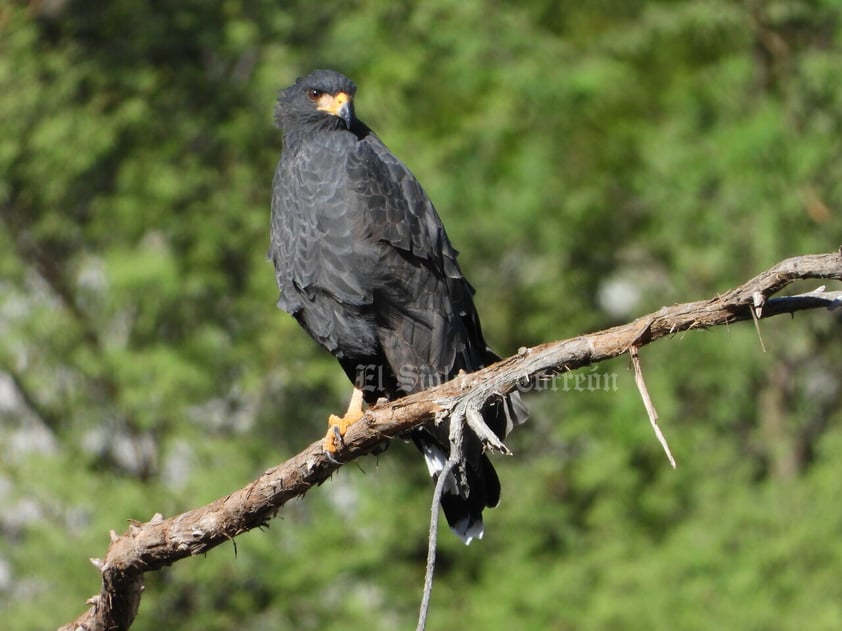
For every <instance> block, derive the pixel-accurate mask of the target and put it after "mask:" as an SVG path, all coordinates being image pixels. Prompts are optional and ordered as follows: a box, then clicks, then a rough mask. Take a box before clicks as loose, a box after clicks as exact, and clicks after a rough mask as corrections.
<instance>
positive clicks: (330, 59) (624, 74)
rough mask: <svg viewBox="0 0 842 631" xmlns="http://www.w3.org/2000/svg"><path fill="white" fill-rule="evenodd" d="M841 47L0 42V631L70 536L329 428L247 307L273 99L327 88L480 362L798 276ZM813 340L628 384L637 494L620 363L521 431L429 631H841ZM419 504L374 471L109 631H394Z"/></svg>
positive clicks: (633, 14) (284, 347)
mask: <svg viewBox="0 0 842 631" xmlns="http://www.w3.org/2000/svg"><path fill="white" fill-rule="evenodd" d="M841 22H842V6H840V5H839V3H838V2H836V1H834V0H780V1H768V2H763V1H760V0H744V1H732V0H728V1H724V0H722V1H716V0H707V1H692V0H675V1H670V2H666V1H659V2H656V1H648V2H647V1H628V0H601V1H599V2H572V1H558V0H553V1H549V0H526V1H519V2H504V1H493V0H461V1H460V2H458V3H456V2H452V1H451V0H430V1H427V2H423V3H400V2H394V3H393V2H380V1H373V0H359V1H356V2H338V1H334V0H324V1H321V2H309V1H305V0H299V1H287V2H281V3H279V2H274V1H269V0H251V1H245V2H238V1H236V0H231V1H225V2H206V1H198V0H186V1H184V2H179V3H164V2H158V1H151V2H145V3H139V2H133V1H129V0H114V1H112V2H107V3H88V2H74V1H72V0H41V1H35V0H33V1H30V2H9V3H5V4H4V5H2V7H0V120H1V121H2V133H0V505H2V510H0V611H3V612H4V613H3V619H4V620H6V621H7V623H10V624H11V625H12V627H11V628H13V629H26V630H29V629H44V628H54V627H56V626H58V625H60V624H63V623H66V622H69V621H70V620H72V619H73V618H74V617H75V616H76V615H77V614H79V613H80V612H81V611H82V610H83V609H84V605H83V603H84V600H85V599H86V598H87V597H89V596H90V595H92V594H93V593H95V592H96V591H97V590H98V584H99V583H98V575H97V572H96V570H95V569H94V568H93V566H91V565H90V564H89V563H88V561H87V559H88V558H89V557H96V556H101V555H103V554H104V552H105V550H106V547H107V545H108V531H109V529H112V528H113V529H115V530H117V531H120V532H122V531H124V530H125V529H126V527H127V523H128V520H130V519H136V520H143V521H145V520H148V519H149V518H151V517H152V515H153V514H154V513H155V512H161V513H163V514H164V515H165V516H170V515H173V514H176V513H179V512H181V511H184V510H187V509H189V508H193V507H195V506H198V505H201V504H203V503H206V502H208V501H211V500H213V499H215V498H217V497H219V496H222V495H225V494H226V493H227V492H229V491H231V490H233V489H236V488H239V487H240V486H243V485H245V484H246V483H248V482H249V481H251V480H252V479H253V478H254V477H255V476H256V475H258V474H259V473H260V472H262V471H263V470H264V469H266V468H269V467H270V466H273V465H275V464H277V463H279V462H281V461H283V460H284V459H286V458H287V457H289V456H291V455H292V454H294V453H296V452H297V451H299V450H301V449H302V448H303V447H304V446H306V445H308V444H309V443H310V442H312V441H314V440H317V439H318V438H320V437H321V436H322V435H323V433H324V431H325V427H326V419H327V416H328V414H329V413H330V412H336V411H339V410H342V409H344V406H345V404H346V402H347V397H348V395H349V393H350V389H349V384H348V382H347V381H346V379H345V377H344V375H343V374H342V372H341V370H340V368H339V365H338V364H337V363H336V362H335V361H334V360H333V358H332V357H330V356H329V355H327V353H325V352H324V351H322V350H321V349H319V348H318V347H317V346H316V344H315V343H314V342H312V341H311V340H310V338H309V337H307V336H306V334H305V333H304V332H303V331H301V330H300V329H299V327H298V325H297V324H296V323H295V322H294V321H293V320H292V318H290V317H289V316H287V315H286V314H284V313H282V312H281V311H279V310H277V309H276V307H275V304H274V303H275V299H276V293H277V292H276V287H275V284H274V275H273V270H272V267H271V265H270V264H269V263H268V262H267V261H266V250H267V247H268V221H269V204H270V202H269V200H270V194H271V183H272V174H273V170H274V167H275V162H276V160H277V158H278V155H279V153H280V150H281V146H282V138H281V135H280V133H279V132H278V131H277V130H276V129H275V128H274V127H273V105H274V101H275V98H276V95H277V91H278V90H279V89H280V88H282V87H285V86H287V85H289V84H291V83H292V82H293V81H294V80H295V78H296V77H297V76H299V75H301V74H304V73H306V72H308V71H309V70H311V69H313V68H317V67H330V68H335V69H337V70H340V71H342V72H344V73H345V74H347V75H349V76H350V77H351V78H353V79H354V80H355V81H356V82H357V84H358V86H359V90H358V95H357V97H358V98H357V113H358V115H359V116H360V118H362V119H363V120H364V121H365V122H367V123H368V124H369V125H370V126H371V127H372V128H373V129H374V130H376V131H377V133H378V134H379V135H380V136H381V138H383V140H384V141H385V142H386V143H387V144H388V145H389V146H390V148H391V149H392V150H393V151H394V152H395V153H396V154H397V155H398V156H400V157H401V158H402V159H403V160H404V161H405V162H406V163H407V165H408V166H409V167H410V168H411V169H412V170H413V171H414V172H415V174H416V175H417V176H418V178H419V180H420V181H421V182H422V183H423V185H424V186H425V188H426V190H427V192H428V194H429V195H430V197H431V198H432V199H433V201H434V203H435V204H436V206H437V208H438V210H439V213H440V214H441V216H442V218H443V220H444V223H445V225H446V226H447V228H448V232H449V234H450V236H451V239H452V240H453V242H454V244H455V245H456V247H457V248H459V250H460V251H461V258H460V260H461V263H462V268H463V270H464V271H465V274H466V275H467V276H468V278H469V279H470V280H471V282H472V283H473V284H474V285H475V286H476V289H477V303H478V307H479V310H480V313H481V315H482V318H483V324H484V327H485V330H486V337H487V338H488V339H489V340H490V342H491V343H492V345H493V346H494V347H495V348H496V350H497V351H498V352H499V353H501V354H504V355H506V354H510V353H513V352H515V351H516V350H517V348H518V347H519V346H528V345H533V344H537V343H540V342H543V341H550V340H554V339H561V338H565V337H569V336H573V335H577V334H579V333H583V332H587V331H593V330H598V329H600V328H604V327H607V326H610V325H613V324H617V323H621V322H625V321H628V320H631V319H633V318H635V317H636V316H638V315H642V314H644V313H646V312H649V311H652V310H655V309H658V308H659V307H661V306H662V305H666V304H672V303H675V302H685V301H690V300H698V299H703V298H707V297H710V296H714V295H716V293H717V292H721V291H724V290H727V289H729V288H731V287H733V286H735V285H737V284H739V283H741V282H743V281H745V280H747V279H748V278H750V277H751V276H753V275H754V274H756V273H758V272H760V271H762V270H763V269H765V268H767V267H769V266H771V265H772V264H774V263H776V262H777V261H779V260H781V259H783V258H786V257H790V256H795V255H799V254H809V253H819V252H829V251H834V250H836V249H837V248H838V246H839V245H840V244H842V222H841V221H840V212H842V81H840V76H842V75H840V72H842V28H840V26H841V25H840V23H841ZM819 284H820V283H819V282H816V283H809V284H803V285H800V286H797V287H793V288H792V291H793V292H797V291H807V290H811V289H814V288H815V287H816V286H818V285H819ZM831 288H832V289H835V288H837V287H831ZM839 318H840V316H839V315H838V314H835V313H828V312H810V313H802V314H799V315H798V316H797V317H795V318H794V319H790V318H785V317H780V318H777V319H773V320H769V321H764V322H762V323H761V326H760V329H761V331H762V336H763V340H764V342H765V346H766V348H767V349H768V350H767V352H765V353H764V352H762V350H761V348H760V343H759V341H758V336H757V333H756V332H755V330H754V327H753V326H752V325H751V323H743V324H739V325H733V326H730V327H720V328H716V329H713V330H710V331H707V332H690V333H685V334H680V335H676V336H675V337H673V338H671V339H668V340H663V341H661V342H659V343H657V344H655V345H652V346H648V347H645V348H644V349H642V352H641V357H642V362H643V366H644V369H645V371H646V376H647V382H648V385H649V388H650V391H651V394H652V397H653V399H654V402H655V405H656V407H657V409H658V411H659V413H660V416H661V424H662V428H663V430H664V432H665V433H666V435H667V437H668V439H669V441H670V445H671V447H672V450H673V452H674V453H675V455H676V457H677V459H678V469H677V470H676V471H673V470H671V469H670V467H669V465H668V464H667V461H666V458H665V457H664V455H663V453H662V451H661V448H660V447H659V445H658V444H657V442H656V441H655V439H654V437H653V435H652V432H651V429H650V427H649V424H648V421H647V418H646V415H645V412H644V409H643V406H642V404H641V401H640V398H639V396H638V394H637V391H636V388H635V386H634V381H633V377H632V374H631V373H630V371H629V366H628V361H627V359H626V358H620V359H618V360H615V361H612V362H606V363H603V364H600V365H598V366H597V367H595V368H593V369H588V370H585V371H584V372H583V373H582V374H583V375H585V376H591V377H592V378H593V381H591V382H589V383H590V386H589V385H588V383H585V384H584V385H582V387H581V388H578V389H577V388H576V387H575V386H576V382H575V381H573V380H568V381H566V382H565V381H563V380H557V381H556V382H555V383H554V384H553V383H551V384H547V387H546V389H545V391H543V392H539V393H532V394H530V395H529V396H528V398H527V403H528V404H529V406H530V408H531V411H532V416H531V419H530V422H529V423H528V424H527V425H525V426H524V427H522V428H521V429H520V430H519V431H518V432H516V433H515V434H514V435H513V436H512V437H511V439H510V443H509V444H510V446H511V447H512V448H513V449H514V451H515V454H516V455H515V457H513V458H507V459H503V458H499V457H497V458H495V463H496V464H497V467H498V470H499V472H500V477H501V479H502V482H503V487H504V490H503V494H504V495H503V501H502V504H501V505H500V507H498V508H497V509H495V510H492V511H488V512H487V513H486V516H487V518H486V536H485V539H484V540H483V541H481V542H475V543H474V544H472V545H471V546H470V547H464V546H463V545H462V544H461V543H460V542H459V541H458V540H457V539H456V537H454V536H452V535H451V534H450V533H449V532H446V531H443V532H442V534H441V540H440V544H441V545H440V554H439V564H438V567H437V574H436V583H435V587H434V590H433V601H432V612H431V618H430V623H429V628H430V629H486V630H492V629H515V628H518V629H558V630H567V629H648V630H651V629H803V628H810V629H837V628H840V627H842V580H840V575H842V503H840V501H839V498H840V497H842V475H840V472H842V412H840V398H842V391H840V377H842V356H841V355H840V353H839V350H838V346H837V344H838V336H839V330H840V319H839ZM553 386H555V387H553ZM431 493H432V486H431V484H430V482H429V480H428V478H427V474H426V470H425V467H424V465H423V464H422V462H421V459H420V458H419V457H418V454H417V453H416V452H415V448H414V447H413V446H411V445H405V444H402V443H395V444H394V445H393V446H392V448H391V449H389V450H388V451H387V452H386V453H385V454H382V455H381V456H379V457H377V458H374V457H367V458H365V459H363V460H360V461H359V462H358V463H356V464H352V465H350V466H346V467H344V468H343V469H342V470H341V471H340V472H339V473H338V474H337V475H335V476H334V478H333V479H332V480H331V481H330V482H329V483H328V484H325V485H324V486H323V487H321V488H319V489H316V490H313V491H312V492H311V493H309V494H308V495H307V497H306V498H304V499H303V500H301V501H295V502H292V503H291V504H290V505H288V506H287V507H285V508H284V509H283V510H282V511H281V513H280V515H279V518H278V519H276V520H275V521H273V522H272V524H271V527H270V528H269V529H268V530H266V531H262V532H253V533H249V534H247V535H245V536H242V537H240V538H238V540H237V547H236V550H235V549H234V547H233V545H226V546H221V547H220V548H217V549H215V550H214V551H213V552H211V553H210V554H208V555H206V556H204V557H200V558H195V559H188V560H184V561H181V562H179V563H178V564H177V565H176V566H174V567H172V568H168V569H165V570H164V571H161V572H158V573H153V574H150V575H148V576H147V578H146V592H145V595H144V597H143V601H142V603H141V609H140V614H139V616H138V618H137V621H136V622H135V624H134V626H133V629H137V630H139V631H143V630H152V629H160V628H167V629H182V630H200V629H201V630H217V629H218V630H224V629H233V628H237V629H252V630H262V629H279V628H288V629H303V630H310V629H313V630H315V629H319V630H328V631H329V630H334V629H343V630H344V629H366V630H373V631H376V630H381V629H382V630H390V629H397V628H404V629H407V628H414V624H415V619H416V612H417V607H418V604H419V602H420V596H421V588H422V582H423V572H424V556H425V552H426V540H427V539H426V538H427V527H428V510H429V499H430V496H431ZM4 624H5V623H4Z"/></svg>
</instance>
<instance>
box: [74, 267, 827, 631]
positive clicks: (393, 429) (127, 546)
mask: <svg viewBox="0 0 842 631" xmlns="http://www.w3.org/2000/svg"><path fill="white" fill-rule="evenodd" d="M811 278H830V279H835V280H842V252H836V253H830V254H817V255H807V256H800V257H795V258H791V259H787V260H785V261H782V262H781V263H779V264H777V265H775V266H774V267H772V268H771V269H769V270H767V271H765V272H763V273H761V274H759V275H758V276H756V277H755V278H753V279H751V280H750V281H748V282H747V283H745V284H743V285H741V286H739V287H737V288H735V289H732V290H730V291H727V292H725V293H724V294H721V295H718V296H716V297H714V298H711V299H709V300H702V301H698V302H691V303H685V304H678V305H673V306H671V307H663V308H661V309H660V310H658V311H656V312H654V313H651V314H649V315H645V316H643V317H640V318H638V319H637V320H635V321H633V322H631V323H628V324H624V325H621V326H616V327H613V328H610V329H606V330H604V331H598V332H596V333H590V334H587V335H581V336H579V337H575V338H571V339H567V340H562V341H558V342H550V343H547V344H542V345H540V346H536V347H534V348H528V349H527V348H524V349H521V350H520V352H518V354H516V355H514V356H512V357H509V358H507V359H504V360H502V361H500V362H498V363H496V364H494V365H492V366H489V367H487V368H485V369H483V370H480V371H477V372H475V373H470V374H466V375H460V376H459V377H457V378H455V379H453V380H452V381H449V382H447V383H445V384H442V385H440V386H438V387H435V388H431V389H429V390H425V391H424V392H419V393H417V394H413V395H410V396H407V397H404V398H402V399H399V400H397V401H395V402H393V403H389V404H385V405H377V406H375V407H374V408H371V409H369V410H368V411H367V412H366V414H365V416H364V417H363V419H362V421H360V422H359V423H357V424H355V425H353V426H352V427H351V428H350V429H349V430H348V433H347V434H346V435H345V440H344V445H343V446H342V448H341V449H340V451H339V453H338V456H339V457H340V458H341V460H342V462H336V461H334V460H332V459H331V458H329V457H328V456H327V455H326V454H325V453H324V452H323V450H322V441H321V440H319V441H317V442H314V443H313V444H311V445H310V446H309V447H307V448H306V449H304V451H302V452H301V453H299V454H298V455H296V456H294V457H293V458H291V459H289V460H288V461H286V462H284V463H283V464H280V465H278V466H276V467H273V468H271V469H269V470H267V471H266V472H265V473H263V475H261V476H260V477H259V478H258V479H256V480H255V481H253V482H252V483H251V484H249V485H248V486H246V487H244V488H242V489H240V490H238V491H235V492H233V493H231V494H229V495H226V496H225V497H221V498H219V499H217V500H216V501H214V502H211V503H210V504H208V505H206V506H202V507H200V508H196V509H193V510H190V511H187V512H185V513H182V514H181V515H176V516H174V517H171V518H169V519H163V518H162V517H161V516H160V515H156V516H155V517H153V518H152V520H150V521H149V522H146V523H136V524H133V525H132V526H131V527H130V528H129V530H128V532H126V533H124V534H123V535H120V536H117V535H116V533H114V532H112V541H111V545H110V546H109V548H108V552H107V554H106V556H105V559H104V560H102V561H100V560H97V559H94V560H92V561H93V563H94V565H96V566H97V567H98V568H99V569H100V572H101V575H102V585H101V589H100V593H99V594H98V595H97V596H95V597H93V598H91V599H90V600H89V601H88V604H90V605H92V606H91V608H90V609H89V610H88V611H86V612H85V613H83V614H82V615H81V616H79V617H78V618H77V619H76V620H75V621H73V622H72V623H70V624H68V625H65V626H64V627H62V628H61V630H62V631H65V630H66V631H71V630H84V631H105V630H108V631H111V630H119V629H128V628H129V626H130V625H131V623H132V621H133V620H134V617H135V615H136V614H137V610H138V606H139V604H140V594H141V590H142V588H143V574H144V573H145V572H149V571H153V570H157V569H159V568H161V567H164V566H167V565H170V564H172V563H174V562H175V561H178V560H179V559H183V558H185V557H188V556H193V555H197V554H203V553H205V552H207V551H208V550H210V549H211V548H214V547H216V546H217V545H219V544H220V543H223V542H225V541H229V540H231V539H233V538H234V537H236V536H237V535H239V534H242V533H244V532H246V531H248V530H251V529H252V528H256V527H259V526H262V525H264V524H266V523H267V522H268V520H270V519H271V518H272V517H274V516H275V514H276V513H277V512H278V509H279V508H280V507H281V506H283V505H284V504H285V503H286V502H287V501H289V500H290V499H292V498H294V497H298V496H300V495H303V494H304V493H306V492H307V491H308V490H309V489H311V488H313V487H314V486H316V485H318V484H321V483H322V482H324V481H325V480H326V479H327V478H328V477H330V475H331V474H332V473H333V472H334V471H336V470H337V469H338V468H339V467H340V466H342V464H345V463H347V462H350V461H351V460H354V459H355V458H358V457H359V456H361V455H364V454H366V453H369V452H370V451H372V450H373V449H374V448H376V447H377V446H378V445H379V444H380V443H381V442H382V441H383V440H384V439H387V438H393V437H395V436H397V435H399V434H403V433H404V432H406V431H408V430H410V429H412V428H413V427H416V426H418V425H421V424H423V423H429V422H434V421H436V420H437V419H442V418H445V417H447V416H448V415H451V414H452V416H453V418H454V419H458V420H462V421H464V422H466V423H468V424H469V425H470V426H472V427H473V422H472V420H473V416H475V415H474V414H473V412H474V411H476V410H478V409H481V408H482V407H483V406H484V404H485V403H486V402H487V401H489V400H490V399H493V398H494V397H499V396H501V395H504V394H506V393H509V392H512V391H513V390H515V389H517V388H518V387H519V386H521V387H523V386H526V385H528V384H529V383H534V382H535V381H536V380H538V379H541V378H544V377H548V376H551V375H554V374H558V373H561V372H565V371H570V370H575V369H577V368H581V367H583V366H587V365H590V364H593V363H596V362H600V361H603V360H606V359H610V358H613V357H617V356H619V355H622V354H624V353H626V352H629V351H630V349H632V348H639V347H641V346H645V345H646V344H649V343H651V342H654V341H655V340H658V339H660V338H662V337H664V336H667V335H671V334H673V333H676V332H679V331H686V330H690V329H705V328H708V327H712V326H718V325H722V324H729V323H732V322H738V321H740V320H750V319H752V318H753V317H756V318H758V319H763V318H768V317H771V316H774V315H779V314H781V313H793V312H795V311H800V310H804V309H816V308H820V307H826V308H829V309H833V308H835V307H838V306H840V305H842V292H825V291H824V288H823V287H822V288H820V289H819V290H816V291H813V292H810V293H808V294H802V295H799V296H789V297H782V298H771V296H772V295H774V294H775V293H777V292H779V291H780V290H781V289H783V288H784V287H785V286H787V285H788V284H790V283H792V282H793V281H796V280H803V279H811ZM486 446H487V447H490V448H495V449H498V450H501V451H503V450H505V446H502V445H501V444H496V443H495V441H493V440H491V439H488V441H487V445H486Z"/></svg>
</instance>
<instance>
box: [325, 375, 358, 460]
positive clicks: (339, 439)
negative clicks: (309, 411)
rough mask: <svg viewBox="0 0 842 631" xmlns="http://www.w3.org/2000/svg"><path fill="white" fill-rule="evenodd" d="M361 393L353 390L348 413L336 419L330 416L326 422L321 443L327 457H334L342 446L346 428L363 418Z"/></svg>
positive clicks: (334, 416)
mask: <svg viewBox="0 0 842 631" xmlns="http://www.w3.org/2000/svg"><path fill="white" fill-rule="evenodd" d="M362 395H363V393H362V391H361V390H358V389H356V388H355V389H354V394H353V395H352V396H351V402H350V404H349V405H348V411H347V412H345V416H343V417H341V418H340V417H338V416H336V414H331V415H330V418H329V419H328V421H327V424H328V430H327V434H326V435H325V438H324V441H323V442H322V448H323V449H324V450H325V452H327V454H328V455H331V456H332V455H334V454H335V453H336V452H337V451H339V448H340V447H341V446H342V445H343V444H344V442H345V441H344V440H343V437H344V436H345V432H347V431H348V428H349V427H351V425H353V424H354V423H356V422H357V421H359V420H360V419H361V418H362V417H363V396H362Z"/></svg>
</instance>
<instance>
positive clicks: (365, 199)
mask: <svg viewBox="0 0 842 631" xmlns="http://www.w3.org/2000/svg"><path fill="white" fill-rule="evenodd" d="M347 173H348V181H349V184H350V187H351V188H352V189H353V190H354V191H355V199H356V202H357V203H358V204H359V209H358V212H359V213H360V214H361V215H364V216H365V217H366V219H365V221H364V222H361V224H360V228H361V230H364V231H365V233H364V234H360V235H359V237H360V238H363V239H365V240H367V241H369V242H374V243H376V244H377V257H378V260H377V273H376V274H375V276H376V277H377V279H378V282H377V283H376V285H375V286H374V287H373V289H374V291H375V292H376V294H377V296H376V301H375V304H376V305H377V306H378V310H377V316H378V318H380V319H381V320H382V322H381V323H382V324H383V325H384V326H385V327H386V328H387V330H388V331H389V335H385V336H382V339H381V343H382V345H383V348H384V352H385V353H386V356H387V357H388V359H389V362H390V364H391V365H392V366H393V368H394V369H395V370H401V369H403V370H405V371H406V373H405V375H404V376H405V379H404V380H403V384H402V385H403V386H405V387H404V388H403V389H404V390H407V391H412V390H416V389H423V388H424V387H428V386H429V385H432V384H431V383H421V382H420V381H422V380H426V381H429V380H431V379H437V380H441V379H449V378H450V377H452V376H453V375H454V374H455V373H456V372H457V371H458V370H460V369H465V370H466V371H471V370H476V369H477V368H479V367H480V366H481V365H482V364H483V363H484V361H483V357H484V353H485V351H486V349H485V342H484V341H483V339H482V333H481V330H480V326H479V318H478V316H477V313H476V309H475V307H474V302H473V289H472V288H471V286H470V285H469V284H468V281H467V280H465V278H464V277H463V276H462V273H461V271H460V269H459V266H458V264H457V262H456V256H457V252H456V250H455V249H454V248H453V247H452V246H451V244H450V241H449V240H448V237H447V234H446V232H445V230H444V227H443V225H442V222H441V219H440V218H439V216H438V214H437V212H436V210H435V208H434V206H433V204H432V202H431V201H430V199H429V198H428V197H427V194H426V193H425V192H424V190H423V189H422V188H421V185H420V184H419V183H418V180H416V178H415V176H414V175H413V174H412V173H411V172H410V171H409V169H408V168H407V167H406V166H405V165H404V164H403V163H402V162H401V161H400V160H398V159H397V158H396V157H395V156H394V155H393V154H392V153H391V152H390V151H389V150H388V149H387V148H386V147H385V145H384V144H383V143H382V142H380V140H379V139H378V138H377V137H376V136H375V135H373V134H370V135H368V136H366V137H365V138H364V139H363V140H362V141H360V142H359V143H358V145H357V147H356V149H355V151H354V152H353V154H352V155H351V157H350V159H349V161H348V169H347ZM412 371H415V374H414V375H413V374H411V373H412ZM412 377H417V378H418V380H419V383H417V384H415V387H406V386H411V384H410V383H409V381H410V380H411V379H412Z"/></svg>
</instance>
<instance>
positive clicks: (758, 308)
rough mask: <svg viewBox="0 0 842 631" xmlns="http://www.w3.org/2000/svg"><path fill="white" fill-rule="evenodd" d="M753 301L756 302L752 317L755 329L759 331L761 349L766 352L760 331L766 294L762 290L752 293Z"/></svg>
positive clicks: (752, 309) (758, 337)
mask: <svg viewBox="0 0 842 631" xmlns="http://www.w3.org/2000/svg"><path fill="white" fill-rule="evenodd" d="M752 302H753V303H754V304H753V306H752V308H751V309H750V311H751V319H752V320H753V321H754V330H755V331H757V339H758V341H759V342H760V350H762V351H763V352H764V353H765V352H766V345H765V344H764V343H763V335H762V334H761V333H760V318H762V317H763V306H764V305H765V304H766V296H764V295H763V294H762V293H761V292H759V291H756V292H754V294H752Z"/></svg>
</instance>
